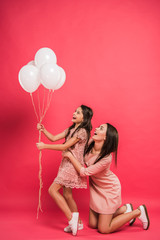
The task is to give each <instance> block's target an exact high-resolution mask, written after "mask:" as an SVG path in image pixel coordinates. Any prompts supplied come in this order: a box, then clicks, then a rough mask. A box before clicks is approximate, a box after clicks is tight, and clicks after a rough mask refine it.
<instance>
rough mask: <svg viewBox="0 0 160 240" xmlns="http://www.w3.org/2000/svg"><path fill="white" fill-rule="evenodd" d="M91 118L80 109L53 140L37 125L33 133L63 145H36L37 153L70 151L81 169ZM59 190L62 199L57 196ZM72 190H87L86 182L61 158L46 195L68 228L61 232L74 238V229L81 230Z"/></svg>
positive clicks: (66, 160)
mask: <svg viewBox="0 0 160 240" xmlns="http://www.w3.org/2000/svg"><path fill="white" fill-rule="evenodd" d="M92 116H93V112H92V109H91V108H89V107H87V106H85V105H81V106H80V107H78V108H77V109H76V111H75V112H74V113H73V118H72V122H73V124H72V125H71V126H70V127H69V128H68V129H66V130H65V131H63V132H62V133H60V134H58V135H55V136H53V135H52V134H51V133H49V132H48V131H47V130H46V129H45V128H44V126H43V125H42V124H38V125H37V129H38V130H40V131H42V132H43V133H44V135H45V136H46V137H47V138H48V139H49V140H51V141H52V142H55V141H57V140H59V139H62V138H65V143H63V144H44V143H43V142H40V143H37V147H38V149H39V150H42V149H51V150H59V151H66V150H70V152H72V154H73V155H74V156H75V157H76V159H77V161H78V162H79V163H80V164H81V165H82V166H84V161H83V156H84V151H85V148H86V146H87V144H88V140H89V138H90V131H91V129H92V125H91V119H92ZM62 187H63V196H62V195H61V194H60V192H59V190H60V189H61V188H62ZM72 188H87V179H86V178H85V177H81V176H80V175H79V174H78V173H77V171H76V170H75V168H74V166H73V165H72V163H71V162H70V161H69V159H68V158H66V157H63V158H62V161H61V164H60V167H59V171H58V174H57V177H56V178H55V180H54V182H53V183H52V185H51V186H50V188H49V194H50V195H51V197H52V198H53V199H54V200H55V202H56V204H57V205H58V206H59V208H60V209H61V210H62V211H63V212H64V214H65V216H66V217H67V219H68V221H69V226H67V227H66V228H65V229H64V231H65V232H72V234H73V235H76V233H77V228H78V229H79V230H81V229H83V223H82V221H81V219H80V218H79V213H78V208H77V205H76V202H75V200H74V199H73V196H72Z"/></svg>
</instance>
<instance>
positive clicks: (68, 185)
mask: <svg viewBox="0 0 160 240" xmlns="http://www.w3.org/2000/svg"><path fill="white" fill-rule="evenodd" d="M53 182H55V183H57V184H60V185H62V186H64V187H67V188H77V189H79V188H84V189H87V186H78V185H74V186H73V185H72V186H71V185H70V184H65V183H63V182H61V181H57V180H54V181H53Z"/></svg>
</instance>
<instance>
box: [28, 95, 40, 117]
mask: <svg viewBox="0 0 160 240" xmlns="http://www.w3.org/2000/svg"><path fill="white" fill-rule="evenodd" d="M30 96H31V100H32V104H33V108H34V112H35V114H36V117H37V120H38V122H39V118H38V114H37V111H36V107H35V104H34V100H33V96H32V93H30Z"/></svg>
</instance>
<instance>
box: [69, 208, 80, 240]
mask: <svg viewBox="0 0 160 240" xmlns="http://www.w3.org/2000/svg"><path fill="white" fill-rule="evenodd" d="M78 217H79V213H78V212H73V213H72V219H71V220H70V221H69V227H70V228H71V232H72V234H73V235H74V236H75V235H76V234H77V230H78Z"/></svg>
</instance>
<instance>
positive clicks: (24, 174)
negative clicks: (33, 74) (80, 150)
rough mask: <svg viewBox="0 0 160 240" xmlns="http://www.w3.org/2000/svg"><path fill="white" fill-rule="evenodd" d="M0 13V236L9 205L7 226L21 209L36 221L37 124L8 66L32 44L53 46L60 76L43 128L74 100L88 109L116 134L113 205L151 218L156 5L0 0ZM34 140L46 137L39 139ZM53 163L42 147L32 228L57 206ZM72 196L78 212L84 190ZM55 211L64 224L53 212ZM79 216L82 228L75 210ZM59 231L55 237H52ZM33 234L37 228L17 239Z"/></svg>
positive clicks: (159, 68)
mask: <svg viewBox="0 0 160 240" xmlns="http://www.w3.org/2000/svg"><path fill="white" fill-rule="evenodd" d="M0 11H1V45H0V46H1V57H0V63H1V96H0V97H1V118H0V121H1V122H0V127H1V160H0V161H1V167H0V172H1V173H0V189H1V197H0V208H1V211H2V212H3V218H2V219H1V220H2V223H3V224H4V225H2V226H3V231H2V232H1V233H2V236H3V238H1V239H9V237H7V236H9V235H7V234H9V232H11V231H8V229H9V224H8V223H9V221H12V220H13V222H14V220H15V216H14V217H13V219H10V220H8V216H9V215H8V214H9V213H10V212H14V213H15V211H16V219H17V222H18V221H20V222H21V220H22V219H21V218H18V217H17V216H18V215H17V212H21V211H22V212H23V211H24V212H25V213H26V215H25V216H27V217H26V218H27V220H26V221H29V220H28V218H29V216H32V217H31V219H33V218H34V219H35V218H36V209H37V204H38V189H39V180H38V170H39V166H38V154H39V152H38V150H37V149H36V145H35V143H36V142H38V131H37V130H36V124H37V121H36V117H35V114H34V111H33V107H32V103H31V99H30V95H29V94H28V93H26V92H25V91H24V90H23V89H22V88H21V86H20V85H19V82H18V72H19V70H20V68H21V67H22V66H24V65H25V64H27V63H28V62H29V61H31V60H32V59H33V58H34V55H35V53H36V52H37V51H38V50H39V49H40V48H42V47H49V48H51V49H53V50H54V52H55V54H56V56H57V59H58V65H60V66H61V67H63V68H64V70H65V72H66V76H67V78H66V83H65V84H64V86H63V87H62V88H61V89H59V90H57V91H55V93H54V94H53V98H52V102H51V106H50V108H49V110H48V113H47V115H46V117H45V119H44V121H43V124H44V125H45V127H46V128H47V129H48V130H49V131H51V132H52V133H53V134H57V133H59V132H61V131H63V130H64V129H65V128H67V127H68V126H69V125H70V124H71V119H72V113H73V111H74V110H75V108H76V107H78V106H79V105H81V104H85V105H88V106H90V107H92V109H93V111H94V117H93V127H94V128H95V127H97V126H98V125H99V124H101V123H106V122H109V123H111V124H113V125H114V126H116V127H117V129H118V131H119V136H120V137H119V140H120V141H119V152H118V168H117V169H115V167H114V166H113V167H112V169H113V171H114V172H115V173H116V174H117V176H118V177H119V179H120V181H121V184H122V199H123V203H125V202H133V204H134V205H135V207H137V206H138V205H139V204H141V203H146V205H147V204H148V205H147V206H148V208H149V209H150V212H151V214H153V216H155V215H154V213H157V211H159V209H158V206H159V200H160V188H159V183H160V178H159V170H160V150H159V149H160V147H159V135H160V126H159V119H160V98H159V90H160V80H159V79H160V65H159V63H160V61H159V59H160V45H159V43H160V15H159V13H160V2H159V1H158V0H146V1H145V0H142V1H139V0H130V1H127V0H121V1H120V0H114V1H111V0H110V1H107V0H100V1H98V0H92V1H91V0H90V1H89V0H81V1H78V0H66V1H65V0H58V1H53V0H45V1H42V0H40V1H37V0H34V1H32V0H28V1H20V0H15V1H9V0H5V1H4V0H2V1H1V3H0ZM34 96H36V93H35V94H34ZM42 140H43V141H44V142H48V141H47V140H46V139H45V137H43V138H42ZM62 142H63V141H62ZM60 161H61V153H60V152H56V151H46V150H45V151H43V155H42V167H43V173H42V178H43V190H42V208H43V210H44V215H43V214H40V220H39V221H40V224H41V225H42V229H43V226H44V225H46V226H47V225H48V222H49V221H50V220H49V219H50V218H53V219H54V218H55V217H54V214H57V213H58V211H59V210H58V209H57V206H56V205H55V203H54V202H53V201H52V199H51V198H50V196H49V195H48V192H47V190H48V187H49V185H50V184H51V183H52V181H53V179H54V178H55V177H56V174H57V170H58V166H59V164H60ZM74 196H75V199H76V201H77V203H78V206H79V208H80V210H81V211H82V212H83V211H86V212H87V211H88V204H89V203H88V202H89V190H75V191H74ZM82 196H83V197H82ZM53 212H54V214H53ZM29 213H30V214H31V215H28V214H29ZM47 213H48V215H45V214H47ZM50 213H51V217H49V214H50ZM59 214H61V213H59ZM4 216H5V217H4ZM20 216H22V215H20ZM60 216H61V218H62V219H63V221H64V217H63V214H62V215H60ZM43 218H44V219H46V220H45V224H44V222H43V221H42V219H43ZM84 218H85V219H86V220H85V221H86V224H87V217H86V215H85V213H84ZM152 218H153V219H154V217H152ZM4 219H5V220H4ZM18 219H21V220H18ZM41 221H42V222H41ZM60 221H61V219H59V222H60ZM153 221H154V220H153ZM18 223H19V222H18ZM23 223H24V222H23ZM27 223H28V222H27ZM155 223H156V221H155ZM36 224H38V223H36ZM36 224H35V225H36ZM17 226H18V224H17ZM23 226H25V223H24V225H23ZM23 226H22V227H21V228H19V229H21V230H19V231H20V232H19V233H18V230H17V231H16V230H14V234H15V236H16V237H17V236H18V234H20V233H21V235H22V236H23V239H24V235H25V234H27V233H26V231H27V230H26V228H25V230H23ZM29 227H30V226H29ZM36 227H37V225H36ZM39 228H40V226H39ZM62 228H63V226H62V227H61V228H60V229H59V232H58V233H56V234H59V237H60V235H61V233H63V229H62ZM14 229H16V227H15V228H14ZM40 229H41V228H40ZM12 230H13V229H12ZM151 230H152V228H151ZM49 231H50V232H49V233H48V231H46V232H45V234H44V237H46V236H48V237H50V236H53V235H54V234H53V231H54V224H53V229H49ZM88 231H90V230H88ZM128 231H129V230H128ZM154 233H155V231H154ZM16 234H17V235H16ZM50 234H51V235H50ZM86 234H89V233H88V232H87V233H86ZM118 234H122V233H118ZM129 234H131V233H129ZM138 234H139V233H138ZM21 235H20V236H21ZM42 236H43V235H41V237H42ZM65 236H66V235H65V234H62V236H61V237H62V238H63V237H65ZM97 236H101V235H97ZM114 236H116V235H114ZM146 236H149V235H147V234H146V235H145V238H146ZM156 236H157V235H156ZM37 237H38V230H37V232H36V231H35V235H34V237H33V236H28V237H27V239H32V238H33V239H38V238H37ZM119 237H120V235H117V238H119ZM141 237H142V238H143V236H141ZM21 239H22V238H21ZM83 239H84V238H83ZM119 239H120V238H119ZM146 239H147V238H146ZM148 239H149V238H148ZM154 239H156V238H154Z"/></svg>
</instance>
